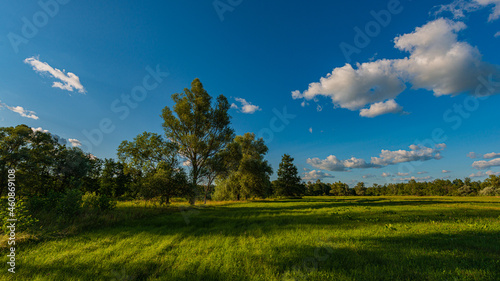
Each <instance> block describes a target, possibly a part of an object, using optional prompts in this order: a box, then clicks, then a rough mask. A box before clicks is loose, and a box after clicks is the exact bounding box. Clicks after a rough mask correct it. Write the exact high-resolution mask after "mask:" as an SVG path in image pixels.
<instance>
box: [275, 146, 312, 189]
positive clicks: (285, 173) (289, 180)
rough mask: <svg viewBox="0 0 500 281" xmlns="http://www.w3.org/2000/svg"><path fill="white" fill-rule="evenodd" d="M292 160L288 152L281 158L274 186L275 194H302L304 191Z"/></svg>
mask: <svg viewBox="0 0 500 281" xmlns="http://www.w3.org/2000/svg"><path fill="white" fill-rule="evenodd" d="M293 160H294V159H293V158H292V157H291V156H290V155H288V154H285V155H283V158H282V159H281V163H280V165H279V169H278V179H277V180H276V183H275V186H274V189H275V193H276V195H277V196H302V195H304V193H305V191H306V187H305V185H304V184H303V183H302V179H301V178H300V176H299V173H298V171H297V167H296V166H295V165H294V164H293Z"/></svg>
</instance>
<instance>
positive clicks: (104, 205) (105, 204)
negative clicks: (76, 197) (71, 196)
mask: <svg viewBox="0 0 500 281" xmlns="http://www.w3.org/2000/svg"><path fill="white" fill-rule="evenodd" d="M82 201H83V207H84V208H87V209H91V210H94V211H100V212H104V211H108V210H112V209H114V208H115V207H116V201H114V200H113V199H112V198H111V197H108V196H106V195H105V194H101V195H97V194H96V193H95V192H92V193H90V192H87V193H85V195H84V196H83V198H82Z"/></svg>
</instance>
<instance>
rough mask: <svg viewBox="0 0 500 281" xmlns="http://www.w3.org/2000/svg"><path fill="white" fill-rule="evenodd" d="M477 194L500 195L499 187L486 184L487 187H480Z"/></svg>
mask: <svg viewBox="0 0 500 281" xmlns="http://www.w3.org/2000/svg"><path fill="white" fill-rule="evenodd" d="M479 195H481V196H496V195H500V189H499V188H495V187H493V186H488V187H485V188H483V189H481V191H479Z"/></svg>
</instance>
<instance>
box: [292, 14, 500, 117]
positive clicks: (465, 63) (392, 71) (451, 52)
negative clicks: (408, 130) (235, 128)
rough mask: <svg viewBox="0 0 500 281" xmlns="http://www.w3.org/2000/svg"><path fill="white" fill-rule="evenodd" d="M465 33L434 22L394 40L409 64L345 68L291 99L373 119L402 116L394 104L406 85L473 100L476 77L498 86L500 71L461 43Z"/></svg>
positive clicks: (458, 25)
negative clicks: (325, 101) (326, 103)
mask: <svg viewBox="0 0 500 281" xmlns="http://www.w3.org/2000/svg"><path fill="white" fill-rule="evenodd" d="M465 28H466V25H465V24H464V23H462V22H454V21H451V20H446V19H442V18H441V19H437V20H434V21H431V22H429V23H427V24H426V25H424V26H422V27H417V28H416V29H415V31H413V32H412V33H408V34H404V35H401V36H398V37H396V38H395V39H394V42H395V47H396V48H397V49H399V50H401V51H405V52H408V53H409V56H407V57H406V58H403V59H380V60H376V61H373V62H365V63H362V64H357V65H356V68H354V67H353V66H352V65H350V64H346V65H345V66H343V67H338V68H335V69H334V70H333V71H332V72H331V73H329V74H328V75H327V76H326V77H322V78H320V81H319V82H314V83H311V84H309V87H308V89H307V90H305V91H304V92H302V93H301V92H300V91H298V90H297V91H293V92H292V97H293V98H294V99H304V100H308V101H309V100H315V99H317V98H318V97H319V96H323V97H328V98H330V99H331V100H332V103H333V104H334V105H335V106H336V107H340V108H346V109H349V110H352V111H354V110H360V115H361V116H365V117H375V116H377V115H382V114H386V113H395V112H401V111H402V108H401V106H399V105H398V104H397V103H396V102H395V101H394V99H395V98H396V97H397V96H398V95H399V94H400V93H401V92H403V91H404V90H405V89H406V84H407V83H408V84H411V88H412V89H426V90H429V91H432V92H434V95H435V96H442V95H457V94H460V93H466V92H467V93H471V94H474V93H475V90H476V88H477V86H478V84H479V81H478V77H490V76H491V77H492V79H491V80H494V81H498V80H500V71H499V69H498V67H497V66H493V65H491V64H488V63H486V62H483V61H482V56H481V53H480V52H479V50H478V49H477V48H475V47H473V46H471V45H469V44H468V43H466V42H461V41H458V39H457V34H458V32H460V31H461V30H463V29H465ZM490 90H491V91H490V94H493V93H498V92H500V86H499V85H494V86H492V89H490ZM368 105H369V107H368V108H365V107H366V106H368Z"/></svg>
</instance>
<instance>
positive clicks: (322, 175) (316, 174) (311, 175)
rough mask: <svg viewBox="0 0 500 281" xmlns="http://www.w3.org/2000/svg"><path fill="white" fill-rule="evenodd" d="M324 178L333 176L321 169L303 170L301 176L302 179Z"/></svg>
mask: <svg viewBox="0 0 500 281" xmlns="http://www.w3.org/2000/svg"><path fill="white" fill-rule="evenodd" d="M326 178H334V176H332V175H330V174H328V173H325V172H322V171H318V170H312V171H310V172H305V173H304V176H303V177H302V179H303V180H320V179H326Z"/></svg>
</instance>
